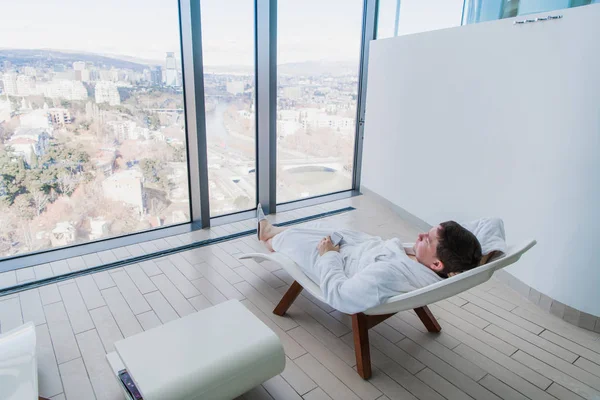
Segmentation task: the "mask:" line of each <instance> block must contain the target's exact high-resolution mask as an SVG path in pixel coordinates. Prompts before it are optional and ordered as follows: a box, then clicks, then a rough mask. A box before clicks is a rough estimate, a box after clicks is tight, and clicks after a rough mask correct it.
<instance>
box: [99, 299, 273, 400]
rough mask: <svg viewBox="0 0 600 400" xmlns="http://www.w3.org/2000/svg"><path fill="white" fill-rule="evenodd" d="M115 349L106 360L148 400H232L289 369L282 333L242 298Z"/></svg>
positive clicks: (131, 340)
mask: <svg viewBox="0 0 600 400" xmlns="http://www.w3.org/2000/svg"><path fill="white" fill-rule="evenodd" d="M115 348H116V352H113V353H110V354H108V355H107V356H106V357H107V359H108V361H109V363H110V365H111V367H112V369H113V371H115V374H116V373H118V371H119V370H121V369H123V368H125V369H127V371H128V372H129V374H130V375H131V378H132V379H133V381H134V382H135V384H136V386H137V388H138V389H139V390H140V392H141V394H142V396H143V398H144V400H165V399H169V400H192V399H232V398H235V397H237V396H239V395H241V394H243V393H245V392H247V391H248V390H250V389H252V388H253V387H255V386H257V385H259V384H261V383H262V382H264V381H266V380H267V379H269V378H271V377H273V376H275V375H277V374H279V373H281V372H282V371H283V369H284V367H285V354H284V351H283V347H282V345H281V342H280V341H279V338H278V337H277V335H276V334H275V333H274V332H273V331H272V330H271V329H269V328H268V327H267V326H266V325H265V324H264V323H263V322H262V321H261V320H260V319H258V318H257V317H256V316H255V315H254V314H252V312H250V311H248V309H246V307H244V306H243V305H242V304H241V303H240V302H238V301H237V300H230V301H227V302H225V303H221V304H219V305H217V306H214V307H211V308H208V309H205V310H202V311H199V312H197V313H194V314H191V315H188V316H186V317H183V318H181V319H178V320H174V321H171V322H169V323H166V324H165V325H162V326H158V327H156V328H153V329H150V330H148V331H146V332H143V333H140V334H137V335H134V336H131V337H128V338H127V339H123V340H120V341H118V342H116V343H115ZM117 379H118V378H117ZM119 382H120V381H119Z"/></svg>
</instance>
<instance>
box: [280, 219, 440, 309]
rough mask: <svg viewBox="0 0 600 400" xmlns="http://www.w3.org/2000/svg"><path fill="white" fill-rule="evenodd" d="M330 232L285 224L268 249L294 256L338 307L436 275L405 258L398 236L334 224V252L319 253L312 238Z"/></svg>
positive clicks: (363, 305) (364, 302) (370, 303)
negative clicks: (338, 241)
mask: <svg viewBox="0 0 600 400" xmlns="http://www.w3.org/2000/svg"><path fill="white" fill-rule="evenodd" d="M333 232H334V230H333V229H328V228H326V227H325V225H324V224H322V223H318V222H317V223H313V224H309V225H307V226H305V227H302V228H291V229H288V230H286V231H284V232H282V233H280V234H279V235H277V236H275V237H274V238H273V249H274V250H275V251H277V252H280V253H282V254H285V255H286V256H288V257H290V258H291V259H292V260H294V262H296V264H298V265H299V266H300V267H301V268H302V269H303V270H304V272H305V273H306V274H307V275H308V277H309V278H310V279H311V280H313V281H314V282H315V283H317V284H319V286H320V287H321V291H322V292H323V295H324V297H325V300H326V301H327V303H328V304H329V305H330V306H332V307H334V308H335V309H337V310H339V311H341V312H344V313H347V314H354V313H357V312H361V311H364V310H367V309H369V308H371V307H375V306H377V305H379V304H382V303H384V302H385V301H386V300H387V299H389V298H390V297H392V296H395V295H398V294H400V293H406V292H410V291H411V290H415V289H418V288H421V287H424V286H427V285H430V284H432V283H435V282H438V281H440V280H441V279H442V278H440V277H439V276H438V275H437V274H436V273H435V272H433V271H432V270H430V269H429V268H427V267H425V266H424V265H422V264H420V263H418V262H417V261H414V260H412V259H411V258H409V257H408V255H406V252H405V251H404V248H403V247H402V243H400V241H399V240H398V239H390V240H383V239H381V238H380V237H375V236H370V235H367V234H365V233H361V232H356V231H350V230H338V231H337V232H340V233H341V234H342V235H343V236H344V239H343V240H342V243H341V246H340V252H339V253H338V252H336V251H330V252H327V253H325V254H324V255H323V256H319V252H318V250H317V245H318V243H319V242H320V241H321V239H323V238H324V237H326V236H330V235H331V234H332V233H333Z"/></svg>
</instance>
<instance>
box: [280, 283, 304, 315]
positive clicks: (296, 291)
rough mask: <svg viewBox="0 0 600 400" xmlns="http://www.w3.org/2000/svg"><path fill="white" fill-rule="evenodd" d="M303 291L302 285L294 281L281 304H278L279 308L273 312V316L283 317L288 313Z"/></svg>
mask: <svg viewBox="0 0 600 400" xmlns="http://www.w3.org/2000/svg"><path fill="white" fill-rule="evenodd" d="M302 289H304V288H303V287H302V285H300V284H299V283H298V282H296V281H294V283H292V286H290V288H289V289H288V291H287V292H285V294H284V295H283V297H282V298H281V300H280V301H279V304H277V307H275V309H274V310H273V314H275V315H279V316H283V315H284V314H285V313H286V312H287V310H288V309H289V308H290V307H291V306H292V303H293V302H294V300H296V298H297V297H298V296H299V295H300V292H302Z"/></svg>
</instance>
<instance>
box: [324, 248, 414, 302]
mask: <svg viewBox="0 0 600 400" xmlns="http://www.w3.org/2000/svg"><path fill="white" fill-rule="evenodd" d="M315 271H316V272H317V273H318V274H319V276H320V286H321V291H322V292H323V295H324V296H325V300H326V301H327V304H329V305H330V306H331V307H333V308H335V309H337V310H339V311H341V312H343V313H346V314H355V313H358V312H361V311H365V310H367V309H369V308H372V307H375V306H378V305H380V304H382V303H384V302H385V301H386V300H387V299H388V298H390V297H392V296H395V295H397V294H400V293H402V292H408V291H410V290H413V289H414V288H412V287H409V286H410V285H408V284H407V283H404V284H403V283H402V282H401V279H400V280H399V277H398V276H397V271H396V269H395V268H394V266H393V265H392V264H390V263H388V262H385V261H376V262H374V263H373V264H371V265H369V266H368V267H367V268H365V269H363V270H362V271H360V272H358V273H356V274H355V275H354V276H352V277H351V278H348V277H347V276H346V274H345V272H344V261H343V258H342V256H341V255H340V253H338V252H335V251H329V252H327V253H325V254H323V255H322V256H320V257H319V258H318V259H317V263H316V264H315ZM404 282H406V281H405V280H404Z"/></svg>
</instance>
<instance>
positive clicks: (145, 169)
mask: <svg viewBox="0 0 600 400" xmlns="http://www.w3.org/2000/svg"><path fill="white" fill-rule="evenodd" d="M140 168H141V169H142V174H143V175H144V179H145V180H146V182H149V183H153V184H155V185H156V186H158V187H159V188H160V189H162V190H163V191H165V192H168V191H169V188H170V181H169V173H168V168H167V164H166V163H165V162H162V161H159V160H156V159H153V158H145V159H143V160H142V161H141V162H140Z"/></svg>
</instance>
